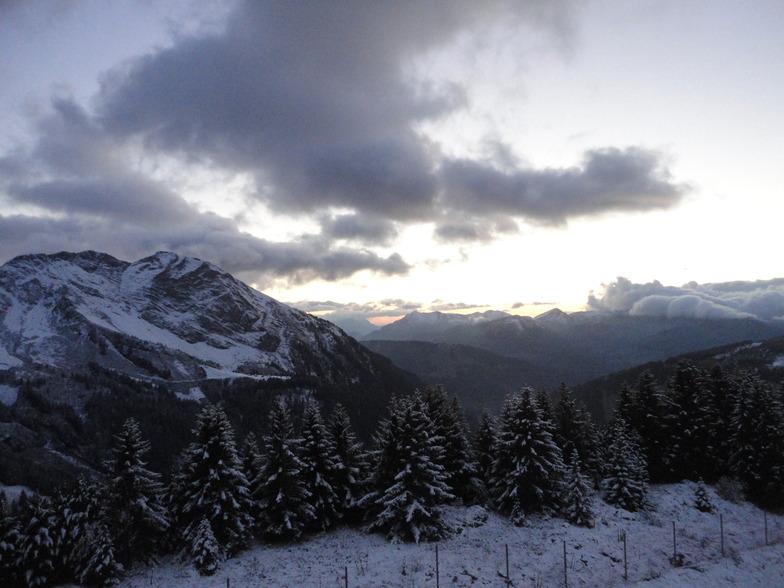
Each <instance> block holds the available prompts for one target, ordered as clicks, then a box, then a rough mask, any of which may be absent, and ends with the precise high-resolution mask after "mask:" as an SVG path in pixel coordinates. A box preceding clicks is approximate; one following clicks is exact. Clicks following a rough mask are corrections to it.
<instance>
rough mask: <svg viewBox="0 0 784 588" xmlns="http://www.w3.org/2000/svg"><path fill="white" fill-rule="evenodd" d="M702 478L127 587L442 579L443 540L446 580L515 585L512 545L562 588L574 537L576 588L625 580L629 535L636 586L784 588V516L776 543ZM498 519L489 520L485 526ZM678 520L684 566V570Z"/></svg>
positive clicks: (253, 552)
mask: <svg viewBox="0 0 784 588" xmlns="http://www.w3.org/2000/svg"><path fill="white" fill-rule="evenodd" d="M695 489H696V484H694V483H691V482H686V483H683V484H677V485H670V486H653V487H652V488H651V492H650V499H651V502H652V504H653V505H654V508H655V510H654V511H652V512H640V513H629V512H627V511H624V510H620V509H616V508H614V507H610V506H608V505H606V504H604V503H603V502H602V501H601V500H599V499H598V497H596V500H595V510H596V521H597V524H596V527H594V528H592V529H586V528H582V527H576V526H572V525H570V524H568V523H566V522H565V521H563V520H562V519H558V518H553V519H545V518H541V517H534V516H532V517H529V518H528V526H527V527H515V526H513V525H512V524H511V523H510V522H509V521H508V519H505V518H502V517H500V516H498V515H496V514H494V513H485V512H483V511H482V509H480V508H478V507H473V508H471V509H466V508H461V507H449V508H447V509H446V512H445V520H446V521H447V522H448V523H449V524H450V525H451V526H452V527H453V528H456V529H457V531H456V532H455V534H454V535H453V536H452V537H450V538H448V539H446V540H443V541H441V542H439V543H438V544H435V543H422V544H420V545H414V544H398V545H391V544H389V543H387V542H386V541H385V540H384V539H383V537H381V536H380V535H372V534H367V533H364V532H363V531H362V530H358V529H348V528H340V529H338V530H335V531H332V532H327V533H321V534H318V535H314V536H312V537H311V538H310V539H309V540H306V541H304V542H302V543H300V544H287V545H268V544H264V545H256V546H254V547H253V548H251V549H249V550H247V551H246V552H244V553H243V554H241V555H240V556H239V557H238V558H235V559H231V560H228V561H225V562H223V563H222V564H221V567H220V569H219V571H218V572H217V573H216V575H215V576H212V577H209V578H202V577H200V576H199V575H198V573H197V572H196V570H195V569H194V568H193V567H192V566H191V565H190V564H188V563H185V562H182V561H180V560H179V559H178V558H175V557H170V558H166V559H164V560H163V562H162V563H161V564H160V565H158V566H155V567H153V568H152V569H150V568H137V569H135V570H134V571H132V572H131V574H130V575H129V577H127V578H125V579H124V580H123V581H122V582H121V583H120V586H121V587H123V588H142V587H143V586H149V585H155V586H170V587H172V588H177V587H185V586H189V587H191V586H192V587H201V586H204V587H208V586H210V587H214V586H222V585H225V584H226V580H227V579H230V580H231V585H232V586H262V585H263V586H269V587H278V586H280V587H282V586H343V585H344V582H345V580H344V577H345V576H344V574H345V573H346V572H348V585H349V586H352V587H354V586H363V587H368V588H371V587H381V586H435V585H436V582H435V563H436V551H435V550H436V545H437V546H438V557H439V579H440V583H441V585H442V586H466V587H467V586H503V585H505V581H504V579H503V578H502V577H501V575H502V574H504V573H505V571H506V559H505V553H506V547H507V546H508V549H509V570H510V576H511V580H512V581H513V582H514V585H515V586H535V585H542V586H562V585H563V579H564V542H565V544H566V561H567V565H566V574H567V579H568V585H569V586H615V585H617V586H620V585H624V584H625V582H624V578H623V574H624V565H623V542H622V541H619V537H621V532H625V533H626V537H627V555H628V576H629V583H630V584H640V585H644V586H646V587H647V586H668V587H671V586H723V585H727V584H731V583H735V584H737V585H739V586H754V585H761V584H763V583H764V584H767V585H770V586H775V585H779V586H780V585H784V544H782V543H781V542H782V541H784V517H782V516H775V515H771V514H769V515H768V517H767V518H768V538H769V543H770V545H769V546H765V537H764V518H763V513H762V511H760V510H759V509H757V508H756V507H754V506H752V505H750V504H748V503H739V504H733V503H731V502H727V501H724V500H722V499H720V498H719V497H718V496H717V495H716V494H715V492H714V490H713V488H711V487H708V493H709V495H710V498H711V500H712V502H713V504H714V506H715V507H716V513H715V514H706V513H702V512H700V511H698V510H697V509H696V508H694V506H693V503H694V493H695ZM485 515H486V522H485V521H484V519H485ZM719 515H722V516H723V521H724V545H725V555H726V557H724V558H722V557H721V547H720V534H719ZM672 521H675V526H676V533H675V534H676V542H677V549H678V553H682V554H683V556H684V560H685V561H684V563H685V566H684V567H680V568H676V567H673V566H672V565H671V564H670V562H669V558H670V556H672V549H673V541H672V539H673V537H672Z"/></svg>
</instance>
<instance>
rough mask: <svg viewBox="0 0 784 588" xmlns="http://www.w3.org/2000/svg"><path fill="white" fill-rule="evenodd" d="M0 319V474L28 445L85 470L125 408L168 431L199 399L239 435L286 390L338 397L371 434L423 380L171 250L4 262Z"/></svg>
mask: <svg viewBox="0 0 784 588" xmlns="http://www.w3.org/2000/svg"><path fill="white" fill-rule="evenodd" d="M0 317H2V320H0V392H2V393H0V399H2V400H3V402H4V404H3V407H2V408H3V410H2V411H0V425H3V426H4V427H5V428H4V429H2V430H1V431H0V434H3V433H4V434H6V437H5V440H6V442H5V443H4V444H3V445H1V446H0V466H3V465H5V466H7V467H5V468H3V467H0V475H2V473H3V472H4V471H5V472H6V473H7V472H8V470H9V468H11V469H14V468H13V467H12V466H10V465H9V464H10V463H11V462H13V461H14V460H16V461H17V462H18V461H19V459H21V458H24V457H25V451H27V450H29V452H31V453H30V455H33V454H35V455H36V456H37V457H36V459H35V460H34V461H36V462H37V463H41V462H46V461H48V462H50V463H49V464H48V465H49V466H51V467H55V465H54V462H53V460H54V461H57V462H58V463H57V465H56V467H60V466H62V467H63V468H65V467H66V466H65V465H64V464H63V463H60V461H62V462H64V463H65V464H67V463H72V464H76V465H79V466H85V467H91V466H94V465H95V464H96V463H97V462H96V460H98V458H99V455H98V454H99V453H100V451H96V447H95V444H96V443H99V447H100V443H102V442H103V443H110V442H111V436H110V434H108V431H109V430H111V428H112V427H115V426H117V424H118V421H119V423H120V424H121V420H120V419H121V417H122V418H124V417H125V416H130V413H133V414H136V413H139V416H140V418H142V419H143V420H144V421H145V422H147V423H148V424H149V427H148V430H152V429H153V428H154V427H153V426H152V423H153V422H156V423H157V424H158V425H160V424H161V423H166V419H164V418H162V417H161V414H154V413H155V411H156V410H157V411H158V412H159V413H161V412H167V413H169V414H170V415H173V416H172V417H171V419H170V420H169V422H168V423H167V424H164V428H167V430H169V431H171V430H175V429H177V428H178V427H179V426H180V425H179V424H176V423H174V420H177V423H179V422H180V421H181V420H184V418H185V417H189V415H190V414H191V413H192V412H193V411H194V409H193V408H192V405H193V404H194V401H198V400H200V399H202V398H204V397H205V396H206V397H207V399H209V400H212V401H223V402H224V403H226V404H227V411H228V412H229V413H230V415H233V416H234V420H235V421H236V424H237V425H238V428H239V430H240V431H241V432H244V431H248V430H254V429H258V428H259V427H260V426H261V425H262V424H263V422H264V419H265V418H266V409H267V408H268V406H269V404H270V403H271V397H272V396H273V395H274V394H277V393H284V392H285V393H290V394H297V395H300V396H306V395H313V396H316V397H317V398H319V399H321V400H324V402H325V404H326V405H327V407H329V406H330V405H332V404H334V403H335V402H337V401H340V402H343V403H344V404H346V405H347V408H349V412H350V413H352V416H353V417H354V418H355V419H357V420H359V421H360V422H361V423H362V424H363V425H364V427H365V428H366V429H367V428H368V427H369V426H371V424H372V422H373V421H374V420H375V419H376V418H377V417H378V414H379V413H380V411H381V410H383V408H384V406H385V405H386V402H387V400H388V399H389V397H390V396H391V395H392V394H396V393H397V394H405V393H407V392H409V391H410V390H411V389H413V388H414V387H415V386H417V385H418V384H419V381H418V380H417V379H416V378H414V377H413V376H411V375H409V374H406V373H404V372H403V371H402V370H400V369H398V368H396V367H395V366H393V365H392V363H391V362H390V361H389V360H387V359H386V358H382V357H380V356H378V355H376V354H374V353H372V352H370V351H369V350H368V349H367V348H365V347H364V346H362V345H360V344H359V343H357V342H356V341H355V340H354V339H352V338H351V337H349V336H347V335H346V334H345V333H344V332H343V331H342V330H340V329H339V328H338V327H336V326H335V325H333V324H331V323H329V322H327V321H324V320H322V319H319V318H316V317H314V316H311V315H308V314H306V313H304V312H300V311H298V310H295V309H293V308H290V307H288V306H286V305H284V304H281V303H279V302H277V301H275V300H273V299H272V298H270V297H269V296H266V295H264V294H262V293H260V292H258V291H256V290H254V289H253V288H250V287H249V286H247V285H246V284H244V283H242V282H240V281H238V280H236V279H235V278H233V277H232V276H231V275H229V274H228V273H226V272H224V271H222V270H221V269H219V268H218V267H216V266H214V265H212V264H210V263H208V262H205V261H201V260H198V259H194V258H190V257H182V256H179V255H176V254H174V253H167V252H159V253H156V254H155V255H153V256H150V257H147V258H145V259H142V260H139V261H136V262H134V263H129V262H126V261H121V260H118V259H115V258H114V257H111V256H109V255H106V254H103V253H96V252H93V251H87V252H83V253H58V254H55V255H25V256H21V257H17V258H15V259H13V260H11V261H9V262H8V263H6V264H5V265H3V266H2V267H0ZM121 406H124V407H125V413H126V414H120V413H121V412H122V411H121V410H120V407H121ZM145 406H147V407H150V410H147V409H146V408H145ZM101 419H103V420H101ZM96 420H97V421H99V422H101V423H103V424H104V425H105V430H102V429H101V427H100V426H98V427H97V426H96ZM6 425H7V426H6ZM190 426H192V423H191V424H190ZM20 427H21V428H20ZM188 428H189V427H186V428H185V434H184V435H185V436H186V437H187V430H188ZM358 428H359V427H358ZM23 429H24V430H23ZM364 432H365V433H367V432H368V431H367V430H366V431H364ZM152 434H154V435H159V436H160V433H159V432H157V431H154V432H153V433H152ZM91 435H92V437H91V438H88V437H90V436H91ZM180 437H182V435H180ZM9 439H11V441H9ZM168 442H169V444H170V445H172V444H173V445H179V444H182V443H183V442H184V441H183V439H180V438H177V439H169V441H168ZM12 446H13V447H12ZM14 448H15V450H14ZM48 450H50V451H48ZM42 451H43V452H45V453H46V452H47V451H48V454H49V457H50V458H51V459H48V460H42V459H41V456H40V455H38V454H40V453H41V452H42ZM53 456H55V457H58V460H59V461H58V460H55V457H53ZM60 457H61V458H62V459H59V458H60ZM170 457H171V456H169V458H170ZM162 459H163V457H162ZM17 469H18V468H17ZM17 469H14V471H17ZM17 473H19V472H18V471H17ZM33 477H35V476H33ZM0 482H6V483H9V484H12V483H25V480H21V481H20V480H0Z"/></svg>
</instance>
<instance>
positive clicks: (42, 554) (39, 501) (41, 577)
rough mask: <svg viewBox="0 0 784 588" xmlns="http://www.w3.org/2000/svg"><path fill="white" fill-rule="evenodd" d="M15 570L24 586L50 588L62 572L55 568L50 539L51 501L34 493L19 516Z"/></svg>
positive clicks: (52, 520)
mask: <svg viewBox="0 0 784 588" xmlns="http://www.w3.org/2000/svg"><path fill="white" fill-rule="evenodd" d="M20 518H21V524H20V526H19V534H18V537H19V543H18V545H17V549H16V552H17V559H16V565H15V567H16V569H17V570H18V572H17V574H18V575H19V576H20V578H21V580H22V582H23V585H25V586H47V585H50V584H51V583H52V582H53V580H54V578H55V577H56V576H57V574H58V573H61V570H58V569H56V568H55V564H56V562H57V557H56V553H55V540H54V538H53V537H52V530H53V528H54V512H53V510H52V505H51V501H50V500H49V499H48V498H46V497H44V496H39V495H37V494H33V495H32V496H31V497H30V498H29V499H28V502H27V505H26V507H25V508H24V510H23V512H22V513H21V514H20Z"/></svg>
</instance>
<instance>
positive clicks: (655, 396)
mask: <svg viewBox="0 0 784 588" xmlns="http://www.w3.org/2000/svg"><path fill="white" fill-rule="evenodd" d="M674 412H675V408H674V406H673V404H672V403H671V402H670V400H669V399H668V398H667V396H666V395H665V394H664V392H663V391H662V390H661V389H660V388H659V386H658V385H657V384H656V380H655V378H654V376H653V374H651V372H648V371H646V372H643V374H642V375H641V376H640V379H639V381H638V382H637V392H636V393H635V395H634V400H633V403H632V406H631V409H630V413H631V416H630V420H626V419H624V421H623V422H624V423H625V425H626V427H628V428H629V429H631V430H632V431H634V432H636V433H637V435H638V436H639V440H640V448H641V449H642V452H643V455H644V457H645V463H646V464H647V468H648V473H649V475H650V478H651V480H653V481H654V482H664V481H668V480H672V479H673V478H672V466H671V464H672V455H673V445H674V443H675V441H674V439H673V424H672V423H673V418H674Z"/></svg>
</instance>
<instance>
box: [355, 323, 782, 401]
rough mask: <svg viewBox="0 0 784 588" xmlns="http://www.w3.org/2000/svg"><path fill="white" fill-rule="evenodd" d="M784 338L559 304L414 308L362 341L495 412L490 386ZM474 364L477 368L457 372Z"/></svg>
mask: <svg viewBox="0 0 784 588" xmlns="http://www.w3.org/2000/svg"><path fill="white" fill-rule="evenodd" d="M780 335H784V324H782V323H781V322H763V321H759V320H755V319H696V318H682V317H674V318H668V317H656V316H630V315H628V314H620V313H606V312H577V313H572V314H567V313H565V312H562V311H560V310H558V309H554V310H551V311H549V312H546V313H544V314H542V315H539V316H537V317H536V318H531V317H521V316H513V315H508V314H504V313H477V314H472V315H457V314H445V313H439V312H434V313H419V312H415V313H412V314H409V315H407V316H406V317H404V318H402V319H400V320H398V321H397V322H394V323H391V324H389V325H386V326H384V327H382V328H381V329H379V330H377V331H374V332H373V333H370V334H369V335H367V336H366V337H365V339H364V340H363V342H364V343H365V345H367V346H368V347H369V348H371V349H373V350H374V351H376V352H378V353H380V354H382V355H386V356H387V357H389V358H390V359H391V360H392V361H393V362H395V363H396V364H397V365H399V366H401V367H403V368H404V369H406V370H409V371H411V372H413V373H415V374H417V375H418V376H419V377H421V378H422V379H423V380H425V381H426V382H428V383H439V382H440V383H444V384H445V385H448V389H449V387H453V390H454V392H455V393H456V394H458V396H460V397H461V398H463V399H464V400H463V401H464V403H466V405H467V406H478V405H484V406H486V407H488V408H493V409H495V408H496V407H497V406H498V404H497V398H496V394H493V393H491V392H488V390H490V389H499V388H502V389H505V390H508V389H511V388H519V387H520V386H522V385H531V386H534V387H535V388H540V387H545V388H549V389H550V390H553V389H554V388H555V387H557V386H558V385H559V384H560V383H561V382H565V383H567V384H569V385H570V386H576V385H578V384H581V383H584V382H587V381H589V380H592V379H594V378H597V377H599V376H602V375H605V374H610V373H613V372H617V371H619V370H624V369H628V368H631V367H634V366H637V365H640V364H644V363H648V362H651V361H657V360H664V359H667V358H670V357H674V356H678V355H681V354H684V353H689V352H694V351H699V350H703V349H708V348H713V347H717V346H721V345H726V344H731V343H735V342H738V341H764V340H767V339H771V338H773V337H777V336H780ZM426 344H428V345H429V346H428V345H426ZM472 349H473V350H474V351H472ZM480 350H481V353H480ZM513 360H514V361H517V362H518V363H512V361H513ZM447 365H448V366H453V368H452V369H446V368H445V367H444V366H447ZM469 365H470V366H473V367H472V369H471V370H462V371H461V372H460V373H462V374H463V375H462V376H457V375H456V374H457V373H458V370H460V367H461V366H469ZM474 396H475V397H474Z"/></svg>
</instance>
